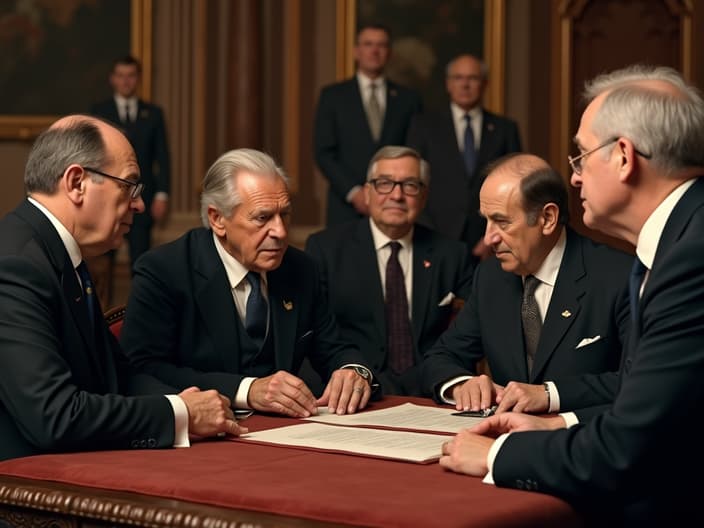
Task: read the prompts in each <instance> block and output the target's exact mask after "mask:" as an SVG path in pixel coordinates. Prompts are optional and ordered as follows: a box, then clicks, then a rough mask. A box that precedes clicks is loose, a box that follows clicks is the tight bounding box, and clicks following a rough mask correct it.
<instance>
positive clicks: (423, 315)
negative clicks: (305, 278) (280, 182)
mask: <svg viewBox="0 0 704 528" xmlns="http://www.w3.org/2000/svg"><path fill="white" fill-rule="evenodd" d="M306 251H307V252H308V253H310V254H311V255H312V256H313V258H314V259H315V260H316V261H317V263H318V267H319V269H320V276H321V281H322V284H323V292H324V293H325V294H326V295H327V297H328V299H329V300H330V306H331V308H332V310H333V312H334V313H335V316H336V317H337V321H338V324H339V326H340V331H341V333H342V336H343V338H344V339H345V341H348V342H351V343H355V344H356V345H358V346H359V348H360V350H361V351H362V352H363V353H364V355H365V356H366V358H367V361H368V362H369V365H370V366H371V367H372V368H373V369H374V370H375V371H376V372H377V373H378V374H379V376H380V379H381V381H382V385H383V387H384V392H385V393H386V394H399V393H408V394H411V395H421V394H422V389H421V383H420V381H421V380H420V368H419V365H420V362H421V360H422V357H423V353H424V352H425V351H426V350H427V349H428V348H430V347H431V346H432V345H433V343H435V341H436V340H437V338H438V337H439V336H440V334H441V333H442V332H443V331H444V330H445V329H446V328H447V326H448V324H449V321H450V317H451V315H452V308H453V307H452V303H449V302H448V303H447V304H445V305H443V306H438V304H439V303H440V302H441V301H443V299H445V298H446V297H447V295H448V294H449V293H454V295H455V296H456V297H457V298H458V299H465V298H467V296H468V295H469V290H470V285H471V277H472V267H471V264H470V263H469V257H468V248H467V246H466V244H462V243H461V242H457V241H454V240H449V239H446V238H445V237H443V236H441V235H439V234H437V233H435V232H433V231H430V230H429V229H427V228H425V227H423V226H416V228H415V230H414V232H413V290H412V308H411V310H412V318H411V327H412V332H413V344H414V356H415V363H416V364H415V365H414V366H413V367H411V368H410V369H409V370H408V371H407V372H406V373H405V374H404V375H403V376H402V378H403V382H401V383H399V381H400V380H398V379H397V378H396V376H395V375H394V374H393V372H391V371H390V370H388V369H387V344H386V321H385V317H384V292H383V291H382V287H381V277H380V275H379V266H378V264H377V255H376V250H375V249H374V241H373V239H372V232H371V228H370V226H369V219H367V218H363V219H361V220H357V221H354V222H349V223H347V224H343V225H340V226H335V227H331V228H329V229H326V230H325V231H321V232H320V233H316V234H314V235H312V236H311V237H310V238H309V239H308V242H307V243H306ZM402 387H410V388H412V390H403V388H402Z"/></svg>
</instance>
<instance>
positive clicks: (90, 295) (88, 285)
mask: <svg viewBox="0 0 704 528" xmlns="http://www.w3.org/2000/svg"><path fill="white" fill-rule="evenodd" d="M76 272H77V273H78V277H79V278H80V279H81V288H82V289H83V299H84V300H85V302H86V311H87V312H88V320H89V321H90V327H91V330H93V329H94V327H95V309H96V308H95V307H96V301H95V288H94V287H93V281H92V279H91V278H90V273H88V266H86V262H85V261H84V260H82V261H81V263H80V264H79V265H78V267H77V268H76Z"/></svg>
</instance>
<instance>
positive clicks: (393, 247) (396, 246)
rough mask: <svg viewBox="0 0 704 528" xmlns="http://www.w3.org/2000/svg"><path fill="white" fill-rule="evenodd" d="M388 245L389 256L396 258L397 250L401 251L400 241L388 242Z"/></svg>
mask: <svg viewBox="0 0 704 528" xmlns="http://www.w3.org/2000/svg"><path fill="white" fill-rule="evenodd" d="M389 247H390V248H391V258H395V259H398V252H399V251H401V247H402V246H401V243H400V242H396V241H393V242H389Z"/></svg>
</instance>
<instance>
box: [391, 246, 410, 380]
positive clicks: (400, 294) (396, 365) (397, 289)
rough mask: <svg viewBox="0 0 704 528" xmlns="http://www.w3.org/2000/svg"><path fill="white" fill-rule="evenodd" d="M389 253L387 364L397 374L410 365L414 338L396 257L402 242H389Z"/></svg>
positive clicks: (401, 271) (399, 266) (404, 288)
mask: <svg viewBox="0 0 704 528" xmlns="http://www.w3.org/2000/svg"><path fill="white" fill-rule="evenodd" d="M389 246H390V247H391V256H390V257H389V260H388V262H387V263H386V304H385V312H386V339H387V345H388V349H389V366H390V367H391V370H393V371H394V372H395V373H396V374H401V373H403V372H405V371H406V370H407V369H408V368H409V367H410V366H411V365H413V341H412V338H411V324H410V322H409V320H408V297H406V283H405V279H404V277H403V270H402V269H401V264H400V263H399V261H398V252H399V250H400V249H401V244H400V243H398V242H389Z"/></svg>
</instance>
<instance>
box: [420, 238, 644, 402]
mask: <svg viewBox="0 0 704 528" xmlns="http://www.w3.org/2000/svg"><path fill="white" fill-rule="evenodd" d="M632 261H633V257H631V256H629V255H626V254H625V253H621V252H619V251H616V250H613V249H611V248H608V247H606V246H600V245H596V244H594V243H593V242H591V241H590V240H588V239H586V238H584V237H582V236H580V235H578V234H576V233H574V232H573V231H570V230H568V231H567V244H566V247H565V253H564V255H563V257H562V263H561V265H560V271H559V272H558V275H557V280H556V282H555V288H554V290H553V293H552V298H551V300H550V305H549V306H548V310H547V313H546V314H545V319H544V322H543V329H542V331H541V334H540V341H539V342H538V349H537V351H536V354H535V362H534V365H533V370H532V371H531V373H530V374H529V373H528V367H527V365H526V359H525V352H524V346H523V332H522V329H521V328H522V327H521V299H522V295H523V294H522V292H523V285H522V282H521V277H520V276H518V275H514V274H513V273H508V272H505V271H503V270H502V269H501V265H500V264H499V261H498V260H497V259H496V258H493V257H492V258H491V259H489V260H486V261H484V262H482V263H481V264H480V265H479V267H478V268H477V271H476V273H475V276H474V284H473V286H472V293H471V295H470V297H469V299H468V301H467V303H466V304H465V306H464V308H463V309H462V311H461V312H460V313H459V315H458V316H457V318H456V319H455V321H454V323H453V324H452V326H451V327H450V328H449V329H448V331H447V332H445V333H444V334H443V335H442V336H441V337H440V339H439V340H438V342H437V344H436V345H435V346H434V347H433V348H432V349H431V350H430V351H428V353H427V354H426V356H425V359H424V361H423V380H424V386H425V388H426V389H427V390H429V391H432V392H433V394H434V396H435V397H436V398H437V399H438V401H440V400H439V394H438V389H439V388H440V386H441V384H443V383H444V382H446V381H448V380H450V379H452V378H454V377H456V376H460V375H474V374H475V373H476V364H477V362H478V361H479V360H480V359H482V358H483V357H486V359H487V360H488V363H489V369H490V371H491V375H492V378H493V380H494V381H495V382H496V383H498V384H500V385H506V384H507V383H508V382H509V381H512V380H513V381H519V382H523V383H542V382H543V381H554V382H555V383H556V384H557V386H558V391H559V392H560V404H561V408H562V409H565V408H566V409H573V408H574V407H573V405H576V404H577V403H582V402H580V401H579V400H578V399H577V396H574V395H571V394H569V392H570V386H571V385H572V383H577V382H579V381H580V380H579V379H577V378H578V377H579V376H580V375H582V374H586V373H590V374H596V373H599V372H604V371H615V370H616V369H617V368H618V365H619V358H620V356H621V349H622V343H623V341H624V340H625V336H626V333H627V330H628V321H629V310H628V295H627V289H628V274H629V271H630V267H631V263H632ZM596 336H600V338H599V339H598V340H595V341H594V342H593V343H591V344H589V345H586V346H582V347H580V348H577V345H579V344H580V342H581V341H582V340H583V339H585V338H594V337H596ZM580 387H583V385H581V384H580ZM572 392H573V393H579V392H580V391H579V390H576V389H575V390H573V391H572ZM563 395H564V398H563ZM593 403H594V402H589V403H588V404H590V405H591V404H593ZM580 406H581V405H580Z"/></svg>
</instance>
